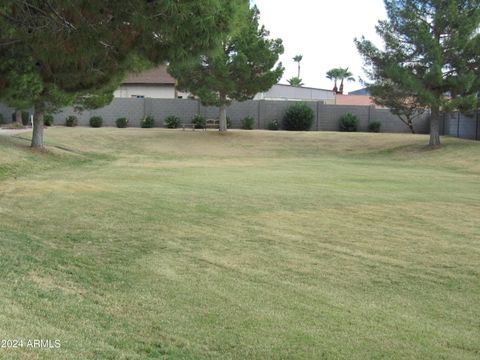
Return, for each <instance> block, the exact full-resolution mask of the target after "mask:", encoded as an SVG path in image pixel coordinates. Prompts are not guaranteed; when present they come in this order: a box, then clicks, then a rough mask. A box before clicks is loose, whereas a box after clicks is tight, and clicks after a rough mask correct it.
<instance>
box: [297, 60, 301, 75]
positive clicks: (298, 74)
mask: <svg viewBox="0 0 480 360" xmlns="http://www.w3.org/2000/svg"><path fill="white" fill-rule="evenodd" d="M297 77H298V78H299V79H300V62H298V76H297Z"/></svg>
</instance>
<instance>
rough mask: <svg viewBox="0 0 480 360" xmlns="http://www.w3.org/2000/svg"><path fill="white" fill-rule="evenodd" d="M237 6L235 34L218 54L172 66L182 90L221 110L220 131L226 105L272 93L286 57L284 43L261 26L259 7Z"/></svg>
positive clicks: (231, 35)
mask: <svg viewBox="0 0 480 360" xmlns="http://www.w3.org/2000/svg"><path fill="white" fill-rule="evenodd" d="M238 5H239V6H240V8H241V10H240V11H238V12H237V14H238V16H237V18H236V24H237V25H236V31H235V32H232V33H230V34H228V35H226V36H224V37H223V39H222V42H221V45H220V46H219V48H218V49H217V51H216V52H214V53H212V54H203V55H201V56H198V57H197V58H196V59H194V60H193V61H187V62H183V63H172V64H171V65H170V66H169V72H170V73H171V74H172V76H174V77H175V78H176V79H177V80H178V86H179V87H180V88H181V89H183V90H186V91H189V92H191V93H192V94H194V95H195V96H198V97H199V98H200V100H201V101H202V103H203V104H205V105H212V106H219V107H220V130H221V131H225V130H226V129H227V126H226V105H227V104H229V103H230V102H231V101H232V100H238V101H244V100H248V99H252V98H253V97H254V96H255V95H256V94H257V93H259V92H262V91H266V90H269V89H270V88H271V87H272V85H274V84H275V83H277V82H278V81H279V80H280V78H281V77H282V74H283V70H284V69H283V67H282V65H281V63H280V64H277V62H278V58H279V55H280V54H282V53H283V45H282V41H281V40H280V39H269V38H268V35H269V33H268V31H267V30H266V29H265V27H263V26H259V11H258V9H257V7H255V6H254V7H253V8H249V5H248V1H244V0H239V1H238ZM226 11H231V10H228V9H227V10H226Z"/></svg>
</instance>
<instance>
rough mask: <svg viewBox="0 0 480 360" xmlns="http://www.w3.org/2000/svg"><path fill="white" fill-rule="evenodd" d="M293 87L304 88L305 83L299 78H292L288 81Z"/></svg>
mask: <svg viewBox="0 0 480 360" xmlns="http://www.w3.org/2000/svg"><path fill="white" fill-rule="evenodd" d="M287 81H288V83H289V84H290V85H291V86H296V87H301V86H303V81H302V79H300V78H299V77H296V76H295V77H292V78H290V79H288V80H287Z"/></svg>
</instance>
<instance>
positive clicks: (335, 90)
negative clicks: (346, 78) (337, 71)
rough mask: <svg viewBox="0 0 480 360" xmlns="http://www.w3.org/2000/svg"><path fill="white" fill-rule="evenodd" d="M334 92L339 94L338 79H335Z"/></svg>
mask: <svg viewBox="0 0 480 360" xmlns="http://www.w3.org/2000/svg"><path fill="white" fill-rule="evenodd" d="M333 92H334V93H335V94H338V87H337V80H336V79H335V84H334V85H333Z"/></svg>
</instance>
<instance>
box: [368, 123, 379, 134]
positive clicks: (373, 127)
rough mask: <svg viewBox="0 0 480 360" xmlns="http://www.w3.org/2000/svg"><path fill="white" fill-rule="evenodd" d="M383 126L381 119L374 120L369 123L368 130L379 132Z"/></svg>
mask: <svg viewBox="0 0 480 360" xmlns="http://www.w3.org/2000/svg"><path fill="white" fill-rule="evenodd" d="M381 126H382V124H381V123H380V121H372V122H371V123H370V124H368V131H370V132H375V133H378V132H380V128H381Z"/></svg>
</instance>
